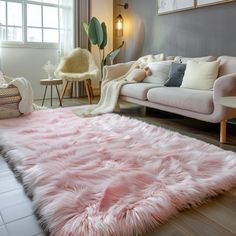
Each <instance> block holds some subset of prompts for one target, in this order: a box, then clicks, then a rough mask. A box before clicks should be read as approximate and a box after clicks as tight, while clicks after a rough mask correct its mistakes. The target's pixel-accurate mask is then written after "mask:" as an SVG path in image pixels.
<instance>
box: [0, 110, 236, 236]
mask: <svg viewBox="0 0 236 236" xmlns="http://www.w3.org/2000/svg"><path fill="white" fill-rule="evenodd" d="M0 129H1V130H0V131H1V132H0V136H1V142H0V144H1V148H2V153H3V155H4V156H5V157H6V158H7V159H8V161H9V162H11V163H13V164H14V166H15V168H16V170H17V171H18V172H19V173H20V175H21V177H22V181H23V184H24V185H25V186H26V189H27V193H28V194H29V195H31V196H33V198H32V200H33V205H34V209H35V211H36V212H38V213H39V215H40V216H41V221H42V223H43V224H45V225H46V226H47V229H48V230H49V232H50V235H55V236H88V235H89V236H108V235H113V236H114V235H116V236H117V235H119V236H126V235H127V236H131V235H139V234H142V233H145V232H146V231H149V230H150V229H151V228H153V227H156V226H157V225H158V224H160V223H162V222H164V221H166V220H167V219H168V218H169V217H170V216H172V215H173V214H176V213H177V212H178V211H179V210H182V209H184V208H186V207H189V206H190V205H192V206H193V205H196V204H199V203H201V202H203V201H204V200H205V199H206V198H208V197H210V196H215V195H216V194H217V193H220V192H222V191H224V190H229V189H230V188H232V187H233V186H236V154H235V153H233V152H227V151H223V150H221V149H220V148H217V147H215V146H213V145H209V144H207V143H204V142H201V141H198V140H196V139H193V138H189V137H186V136H183V135H180V134H178V133H175V132H171V131H168V130H166V129H163V128H159V127H156V126H152V125H149V124H146V123H144V122H141V121H138V120H134V119H129V118H127V117H122V116H119V115H114V114H107V115H103V116H98V117H93V118H79V117H77V116H75V115H74V114H73V113H72V111H71V110H69V109H56V110H43V111H37V112H34V113H33V114H32V115H31V116H27V117H22V118H18V119H11V120H5V121H0Z"/></svg>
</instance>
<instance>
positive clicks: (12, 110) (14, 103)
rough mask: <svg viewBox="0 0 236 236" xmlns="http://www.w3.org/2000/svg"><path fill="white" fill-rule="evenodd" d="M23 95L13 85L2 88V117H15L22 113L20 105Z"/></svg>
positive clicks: (0, 110) (0, 109)
mask: <svg viewBox="0 0 236 236" xmlns="http://www.w3.org/2000/svg"><path fill="white" fill-rule="evenodd" d="M20 101H21V96H20V93H19V90H18V88H16V87H15V86H13V85H11V86H9V87H8V88H0V119H7V118H15V117H18V116H20V115H21V113H20V111H19V109H18V106H19V102H20Z"/></svg>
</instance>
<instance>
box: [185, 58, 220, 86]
mask: <svg viewBox="0 0 236 236" xmlns="http://www.w3.org/2000/svg"><path fill="white" fill-rule="evenodd" d="M218 71H219V61H213V62H196V61H188V62H187V67H186V71H185V74H184V78H183V82H182V85H181V87H182V88H191V89H202V90H210V89H212V88H213V85H214V82H215V80H216V78H217V76H218Z"/></svg>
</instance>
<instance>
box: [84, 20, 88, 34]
mask: <svg viewBox="0 0 236 236" xmlns="http://www.w3.org/2000/svg"><path fill="white" fill-rule="evenodd" d="M83 27H84V31H85V32H86V34H87V35H88V31H89V25H88V24H87V23H86V22H83Z"/></svg>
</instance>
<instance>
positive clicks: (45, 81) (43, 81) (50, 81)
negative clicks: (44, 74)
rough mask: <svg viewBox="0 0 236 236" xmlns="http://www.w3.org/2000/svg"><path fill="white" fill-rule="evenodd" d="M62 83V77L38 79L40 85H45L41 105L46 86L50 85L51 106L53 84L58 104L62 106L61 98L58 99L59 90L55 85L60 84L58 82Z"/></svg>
mask: <svg viewBox="0 0 236 236" xmlns="http://www.w3.org/2000/svg"><path fill="white" fill-rule="evenodd" d="M62 83H63V81H62V79H41V80H40V85H44V86H46V87H45V90H44V95H43V101H42V106H43V104H44V101H45V97H46V93H47V89H48V86H51V106H52V87H53V86H55V87H56V90H57V96H58V100H59V103H60V106H62V104H61V99H60V95H59V91H58V87H57V85H60V84H62Z"/></svg>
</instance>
